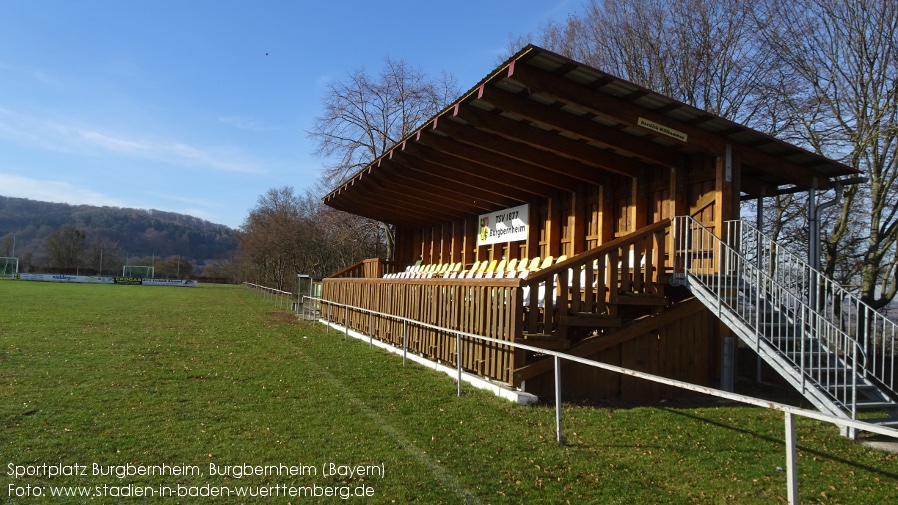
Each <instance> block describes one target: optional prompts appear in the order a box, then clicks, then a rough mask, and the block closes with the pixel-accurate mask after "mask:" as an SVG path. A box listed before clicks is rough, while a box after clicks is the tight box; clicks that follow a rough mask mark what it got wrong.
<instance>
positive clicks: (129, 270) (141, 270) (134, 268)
mask: <svg viewBox="0 0 898 505" xmlns="http://www.w3.org/2000/svg"><path fill="white" fill-rule="evenodd" d="M155 271H156V269H155V268H154V267H150V266H141V265H125V266H124V267H122V277H139V278H141V279H152V278H153V275H154V273H155Z"/></svg>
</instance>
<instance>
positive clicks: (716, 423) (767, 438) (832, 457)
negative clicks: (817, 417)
mask: <svg viewBox="0 0 898 505" xmlns="http://www.w3.org/2000/svg"><path fill="white" fill-rule="evenodd" d="M724 406H725V405H724ZM658 408H659V409H660V410H663V411H665V412H668V413H670V414H676V415H678V416H682V417H688V418H690V419H693V420H696V421H702V422H705V423H708V424H712V425H714V426H717V427H718V428H723V429H726V430H730V431H733V432H737V433H743V434H746V435H750V436H752V437H755V438H759V439H762V440H765V441H767V442H771V443H776V444H782V445H783V446H785V443H786V441H785V424H784V425H783V438H777V437H771V436H769V435H766V434H762V433H758V432H756V431H752V430H747V429H745V428H740V427H738V426H733V425H730V424H726V423H722V422H720V421H716V420H713V419H708V418H706V417H702V416H699V415H696V414H693V413H690V412H684V411H680V410H677V409H673V408H668V407H658ZM784 423H785V421H784ZM796 448H797V449H798V450H800V451H802V452H805V453H807V454H812V455H814V456H818V457H821V458H827V459H829V460H831V461H835V462H837V463H840V464H843V465H848V466H851V467H854V468H858V469H862V470H864V471H867V472H870V473H874V474H878V475H881V476H883V477H889V478H891V479H898V473H893V472H887V471H885V470H883V469H881V468H876V467H872V466H868V465H864V464H861V463H858V462H856V461H850V460H847V459H845V458H840V457H838V456H836V455H834V454H831V453H827V452H823V451H820V450H817V449H812V448H810V447H807V446H804V445H801V444H796Z"/></svg>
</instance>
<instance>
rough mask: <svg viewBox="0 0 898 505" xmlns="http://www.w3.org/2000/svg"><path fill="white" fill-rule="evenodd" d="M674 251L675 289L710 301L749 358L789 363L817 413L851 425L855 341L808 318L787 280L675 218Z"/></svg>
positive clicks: (861, 360)
mask: <svg viewBox="0 0 898 505" xmlns="http://www.w3.org/2000/svg"><path fill="white" fill-rule="evenodd" d="M674 244H675V245H674V248H675V254H676V261H677V263H676V265H675V269H674V282H679V283H682V284H689V285H690V287H692V288H693V291H695V290H696V289H699V290H702V291H704V294H703V296H699V297H700V298H705V299H709V300H711V301H712V302H713V305H715V307H716V309H717V311H718V314H717V315H718V317H720V318H721V319H724V320H727V321H729V322H730V323H731V324H730V326H731V328H732V329H733V330H734V331H736V333H737V334H739V336H740V337H742V338H743V340H745V341H746V342H748V343H749V344H750V345H752V346H754V349H755V351H756V352H758V353H759V354H775V355H778V356H780V357H782V358H785V359H787V360H790V361H791V363H792V365H794V367H790V369H789V370H787V372H789V373H794V371H795V370H794V368H797V371H798V374H799V375H798V377H797V378H795V377H792V378H793V379H795V382H797V384H796V386H798V387H799V389H800V391H801V392H802V394H808V393H810V394H811V399H816V400H817V401H815V402H814V403H815V404H817V406H818V407H821V408H826V409H827V410H831V411H833V409H832V408H831V407H829V406H828V404H829V403H833V402H834V403H835V404H836V406H837V407H839V409H844V410H847V411H848V413H849V415H850V417H851V418H852V419H856V418H857V386H858V384H857V377H858V372H859V371H863V370H864V369H865V367H866V354H865V351H864V349H863V347H862V346H861V344H860V343H859V342H858V341H857V340H855V339H854V338H853V337H852V336H850V335H848V334H847V333H845V332H844V331H842V330H841V329H840V328H839V327H837V326H835V325H834V324H832V322H831V321H829V320H828V319H827V318H826V317H824V315H823V314H821V313H819V312H817V311H815V310H814V308H813V307H812V306H811V305H809V304H808V303H807V300H805V299H803V298H802V297H801V296H800V295H799V294H796V293H795V292H794V286H792V285H791V284H790V281H789V280H788V279H783V278H778V277H775V276H770V275H768V273H767V272H765V271H763V270H762V269H760V268H758V266H757V265H755V263H754V262H752V261H749V260H748V259H747V258H746V257H745V256H744V255H743V254H742V253H741V252H740V251H738V250H737V249H735V248H732V247H730V246H729V245H728V244H727V243H726V242H724V241H723V240H722V239H721V238H720V237H718V236H717V235H715V234H714V233H713V232H711V231H710V230H708V229H707V228H705V227H704V226H702V225H701V224H700V223H698V222H697V221H695V220H694V219H692V218H691V217H688V216H680V217H677V218H675V226H674ZM699 294H700V295H702V293H699ZM724 311H725V312H724ZM771 350H772V352H771ZM833 364H837V365H839V368H840V369H841V370H845V371H850V372H851V376H850V382H845V381H844V380H843V381H841V382H840V381H839V380H838V379H839V378H838V376H837V374H835V373H833ZM788 378H790V377H787V379H788ZM837 412H838V410H835V411H833V413H837Z"/></svg>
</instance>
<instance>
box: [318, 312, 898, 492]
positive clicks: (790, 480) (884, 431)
mask: <svg viewBox="0 0 898 505" xmlns="http://www.w3.org/2000/svg"><path fill="white" fill-rule="evenodd" d="M303 298H304V303H303V304H302V305H303V306H307V305H308V306H311V305H313V304H309V303H305V300H312V301H314V302H315V305H317V306H318V307H321V309H322V312H321V316H322V317H323V318H324V324H325V325H326V330H325V331H327V330H329V329H330V327H331V326H337V325H338V323H335V322H332V321H331V320H330V319H331V317H330V316H331V307H342V308H343V309H345V311H344V321H343V330H344V337H343V338H344V340H346V339H347V338H348V337H349V333H350V329H349V323H348V322H349V313H350V311H357V312H359V313H366V314H368V315H369V327H372V328H373V326H372V324H373V323H372V322H371V318H373V317H374V316H377V317H379V318H385V319H393V320H396V321H401V322H402V323H403V325H402V327H403V332H402V333H403V334H402V353H403V364H405V363H406V355H407V351H408V327H409V325H418V326H421V327H426V328H431V329H435V330H438V331H441V332H445V333H446V334H451V335H454V336H455V341H456V353H457V354H456V356H457V357H456V368H457V375H458V377H457V381H458V396H461V395H462V374H463V373H464V370H463V369H462V365H461V364H462V363H463V361H464V360H463V359H462V358H463V356H462V352H463V349H464V346H462V345H461V342H462V340H463V339H471V340H477V341H481V342H485V343H493V344H498V345H507V346H512V347H514V348H516V349H522V350H527V351H533V352H538V353H542V354H543V355H546V356H552V360H553V367H554V377H555V430H556V440H557V441H558V443H559V444H562V443H564V435H563V430H562V403H561V396H562V386H561V361H562V360H567V361H573V362H575V363H580V364H583V365H588V366H592V367H595V368H600V369H603V370H607V371H610V372H614V373H619V374H623V375H628V376H630V377H636V378H639V379H644V380H648V381H652V382H657V383H660V384H664V385H668V386H673V387H677V388H681V389H686V390H689V391H695V392H698V393H703V394H707V395H710V396H715V397H718V398H724V399H727V400H732V401H736V402H740V403H744V404H747V405H754V406H757V407H764V408H768V409H772V410H777V411H780V412H783V413H784V415H785V419H784V423H785V430H784V431H785V442H786V465H785V470H786V485H787V496H788V502H789V503H790V504H795V503H798V465H797V457H796V455H797V452H796V443H795V416H801V417H807V418H810V419H816V420H819V421H824V422H828V423H832V424H835V425H836V426H839V427H840V428H850V429H856V430H862V431H867V432H871V433H877V434H880V435H884V436H887V437H891V438H895V439H898V430H895V429H892V428H887V427H884V426H879V425H875V424H870V423H866V422H863V421H857V420H852V419H845V418H842V417H837V416H833V415H829V414H825V413H821V412H817V411H813V410H807V409H801V408H798V407H793V406H790V405H785V404H782V403H777V402H772V401H769V400H762V399H760V398H755V397H751V396H746V395H740V394H736V393H730V392H727V391H722V390H719V389H714V388H709V387H705V386H699V385H697V384H691V383H688V382H682V381H678V380H675V379H668V378H666V377H661V376H658V375H653V374H649V373H645V372H639V371H637V370H632V369H629V368H623V367H619V366H614V365H609V364H606V363H602V362H600V361H594V360H590V359H586V358H581V357H579V356H572V355H569V354H564V353H561V352H558V351H552V350H547V349H542V348H538V347H533V346H529V345H526V344H521V343H518V342H513V341H507V340H499V339H495V338H491V337H486V336H483V335H477V334H474V333H468V332H464V331H460V330H453V329H450V328H445V327H440V326H436V325H432V324H428V323H424V322H421V321H416V320H414V319H410V318H407V317H402V316H396V315H392V314H386V313H383V312H377V311H373V310H369V309H364V308H361V307H355V306H351V305H346V304H342V303H337V302H331V301H328V300H325V299H323V298H316V297H310V296H304V297H303ZM357 338H364V336H362V335H361V334H360V335H359V336H358V337H357ZM367 338H368V339H369V344H370V343H372V342H373V340H374V334H373V331H371V330H369V334H368V335H367Z"/></svg>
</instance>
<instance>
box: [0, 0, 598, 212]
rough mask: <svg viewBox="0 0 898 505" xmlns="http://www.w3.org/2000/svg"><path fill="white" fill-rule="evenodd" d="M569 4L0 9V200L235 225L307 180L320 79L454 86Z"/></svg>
mask: <svg viewBox="0 0 898 505" xmlns="http://www.w3.org/2000/svg"><path fill="white" fill-rule="evenodd" d="M580 3H581V1H580V0H547V1H540V0H478V1H469V0H454V1H418V2H407V1H375V0H359V1H349V0H330V1H320V2H319V1H299V0H296V1H279V2H274V1H249V0H247V1H225V0H215V1H205V0H204V1H200V0H193V1H191V0H181V1H169V0H153V1H150V0H146V1H130V0H118V1H108V2H107V1H94V0H79V1H41V0H4V1H3V4H2V9H0V11H2V13H0V195H3V196H14V197H22V198H31V199H35V200H45V201H54V202H65V203H71V204H92V205H111V206H119V207H135V208H154V209H160V210H166V211H172V212H181V213H185V214H191V215H194V216H197V217H201V218H203V219H207V220H209V221H212V222H215V223H221V224H225V225H228V226H232V227H238V226H239V225H240V224H241V223H242V222H243V220H244V218H245V217H246V215H247V214H248V212H249V210H250V209H251V208H252V207H253V206H254V205H255V203H256V200H257V198H258V196H259V195H261V194H262V193H264V192H265V191H266V190H268V189H269V188H272V187H281V186H285V185H289V186H293V187H294V188H296V189H297V190H298V191H303V190H305V189H306V188H307V187H311V186H312V185H313V184H314V182H315V181H316V180H317V179H318V173H319V170H320V167H321V165H322V164H323V163H324V160H322V159H321V158H319V157H317V156H315V155H314V154H313V151H314V146H313V145H312V143H311V142H310V141H309V140H308V139H307V136H306V133H305V131H306V130H308V129H309V128H310V127H311V125H312V122H313V120H314V118H315V116H316V115H318V114H319V113H320V111H321V104H322V100H323V96H324V94H323V93H324V90H325V85H326V84H327V83H328V82H333V81H339V80H344V79H345V78H346V75H347V74H348V73H349V72H351V71H353V70H355V69H357V68H360V67H363V66H364V67H365V68H367V69H368V70H369V71H371V73H375V74H376V73H379V71H380V69H381V66H382V62H383V60H384V58H385V57H386V56H390V57H391V58H394V59H403V60H405V61H406V62H408V63H410V64H412V65H414V66H417V67H420V68H422V69H423V70H424V71H425V72H427V73H428V74H431V75H438V74H439V73H441V72H442V71H444V70H445V71H446V72H448V73H450V74H452V75H454V76H455V77H456V79H457V82H458V84H459V86H460V88H462V89H464V90H467V89H468V88H470V87H471V86H473V85H474V84H476V83H477V81H479V80H480V79H482V78H483V77H484V76H486V74H487V73H489V72H490V71H491V70H493V69H494V68H495V67H496V66H497V65H498V63H499V61H500V57H502V56H504V55H505V54H506V52H507V48H508V44H509V40H510V39H511V38H512V37H515V36H518V35H521V34H526V33H531V32H534V31H535V30H536V29H537V27H538V26H539V25H540V24H541V23H542V22H544V21H545V20H548V19H556V20H561V19H564V18H565V17H566V16H567V15H568V14H569V13H571V12H572V11H574V10H575V9H577V8H579V6H580ZM266 53H267V55H266Z"/></svg>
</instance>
